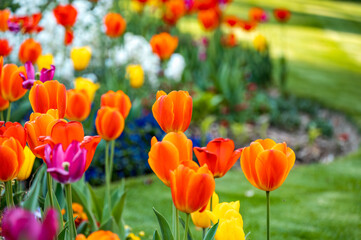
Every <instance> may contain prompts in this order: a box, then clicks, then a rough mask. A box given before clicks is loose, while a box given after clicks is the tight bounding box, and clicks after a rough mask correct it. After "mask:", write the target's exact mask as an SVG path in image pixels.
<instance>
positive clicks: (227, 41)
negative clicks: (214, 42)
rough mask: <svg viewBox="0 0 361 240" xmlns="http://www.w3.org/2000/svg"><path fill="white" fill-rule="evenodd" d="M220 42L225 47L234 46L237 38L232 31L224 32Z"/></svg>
mask: <svg viewBox="0 0 361 240" xmlns="http://www.w3.org/2000/svg"><path fill="white" fill-rule="evenodd" d="M221 43H222V44H223V45H224V46H226V47H235V46H236V45H237V38H236V35H235V34H234V33H229V34H226V35H224V36H223V37H222V39H221Z"/></svg>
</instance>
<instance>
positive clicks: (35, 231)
mask: <svg viewBox="0 0 361 240" xmlns="http://www.w3.org/2000/svg"><path fill="white" fill-rule="evenodd" d="M1 228H2V236H3V237H4V238H5V240H23V239H26V240H44V239H49V240H51V239H54V237H55V236H56V234H57V231H58V216H57V213H56V211H55V210H54V209H49V210H48V212H47V213H46V215H45V218H44V221H43V223H41V222H39V221H38V220H37V219H36V217H35V215H34V214H33V213H32V212H29V211H27V210H25V209H22V208H12V209H9V210H6V211H5V214H4V216H3V220H2V223H1Z"/></svg>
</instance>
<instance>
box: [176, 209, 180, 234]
mask: <svg viewBox="0 0 361 240" xmlns="http://www.w3.org/2000/svg"><path fill="white" fill-rule="evenodd" d="M175 217H176V238H177V240H180V231H179V210H178V209H176V211H175Z"/></svg>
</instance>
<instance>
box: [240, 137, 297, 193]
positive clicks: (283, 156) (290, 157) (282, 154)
mask: <svg viewBox="0 0 361 240" xmlns="http://www.w3.org/2000/svg"><path fill="white" fill-rule="evenodd" d="M295 159H296V156H295V153H294V152H293V150H292V149H291V148H289V147H287V144H286V143H275V142H274V141H273V140H271V139H265V140H260V139H259V140H257V141H255V142H252V143H251V145H250V146H249V147H246V148H244V149H243V152H242V156H241V166H242V170H243V173H244V175H245V176H246V178H247V180H248V181H249V182H250V183H251V184H252V185H253V186H255V187H256V188H258V189H261V190H264V191H273V190H276V189H277V188H279V187H280V186H281V185H282V184H283V182H284V181H285V180H286V178H287V176H288V173H289V172H290V170H291V168H292V167H293V165H294V163H295Z"/></svg>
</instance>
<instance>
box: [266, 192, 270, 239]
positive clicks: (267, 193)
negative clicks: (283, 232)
mask: <svg viewBox="0 0 361 240" xmlns="http://www.w3.org/2000/svg"><path fill="white" fill-rule="evenodd" d="M266 197H267V240H269V207H270V198H269V191H266Z"/></svg>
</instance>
